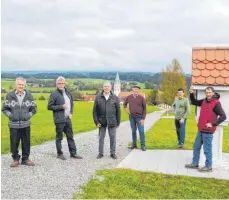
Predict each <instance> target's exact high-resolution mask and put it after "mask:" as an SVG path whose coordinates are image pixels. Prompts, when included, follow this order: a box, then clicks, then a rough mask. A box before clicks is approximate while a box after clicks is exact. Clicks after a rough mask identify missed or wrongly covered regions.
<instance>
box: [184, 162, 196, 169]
mask: <svg viewBox="0 0 229 200" xmlns="http://www.w3.org/2000/svg"><path fill="white" fill-rule="evenodd" d="M185 168H189V169H198V168H199V165H194V164H193V163H191V164H186V165H185Z"/></svg>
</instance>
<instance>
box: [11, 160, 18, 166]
mask: <svg viewBox="0 0 229 200" xmlns="http://www.w3.org/2000/svg"><path fill="white" fill-rule="evenodd" d="M18 166H19V161H18V160H14V161H13V162H12V163H11V164H10V167H18Z"/></svg>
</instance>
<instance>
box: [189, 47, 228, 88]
mask: <svg viewBox="0 0 229 200" xmlns="http://www.w3.org/2000/svg"><path fill="white" fill-rule="evenodd" d="M192 84H194V85H229V47H208V48H207V47H206V48H193V49H192Z"/></svg>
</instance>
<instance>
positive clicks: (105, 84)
mask: <svg viewBox="0 0 229 200" xmlns="http://www.w3.org/2000/svg"><path fill="white" fill-rule="evenodd" d="M104 86H111V82H110V81H105V82H104V83H103V87H104Z"/></svg>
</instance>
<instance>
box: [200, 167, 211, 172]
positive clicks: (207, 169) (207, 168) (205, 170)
mask: <svg viewBox="0 0 229 200" xmlns="http://www.w3.org/2000/svg"><path fill="white" fill-rule="evenodd" d="M211 171H212V168H211V167H206V166H205V167H202V168H200V169H199V172H211Z"/></svg>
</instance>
